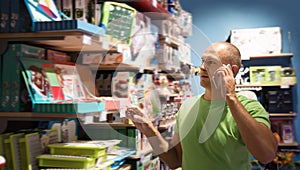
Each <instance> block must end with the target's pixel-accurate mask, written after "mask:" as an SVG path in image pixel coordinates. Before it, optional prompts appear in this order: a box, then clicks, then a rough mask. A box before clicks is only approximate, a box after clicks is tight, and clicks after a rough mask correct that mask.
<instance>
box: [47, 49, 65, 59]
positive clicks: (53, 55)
mask: <svg viewBox="0 0 300 170" xmlns="http://www.w3.org/2000/svg"><path fill="white" fill-rule="evenodd" d="M46 58H47V60H49V61H52V62H54V61H58V62H70V61H71V57H70V56H68V55H67V54H66V53H64V52H60V51H55V50H50V49H47V50H46Z"/></svg>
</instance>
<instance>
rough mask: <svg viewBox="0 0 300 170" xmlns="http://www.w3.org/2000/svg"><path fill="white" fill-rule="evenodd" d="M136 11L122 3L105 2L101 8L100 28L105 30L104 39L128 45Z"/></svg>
mask: <svg viewBox="0 0 300 170" xmlns="http://www.w3.org/2000/svg"><path fill="white" fill-rule="evenodd" d="M135 15H136V10H135V9H134V8H132V7H130V6H128V5H126V4H124V3H118V2H109V1H105V2H104V3H103V6H102V16H101V17H102V18H101V26H103V27H104V28H105V29H106V32H105V34H106V39H108V40H109V41H111V42H115V43H118V44H125V45H130V43H131V32H132V25H133V21H134V17H135Z"/></svg>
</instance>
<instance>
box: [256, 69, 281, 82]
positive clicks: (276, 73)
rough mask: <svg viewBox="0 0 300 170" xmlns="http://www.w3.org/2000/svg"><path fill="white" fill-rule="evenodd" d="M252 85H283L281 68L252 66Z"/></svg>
mask: <svg viewBox="0 0 300 170" xmlns="http://www.w3.org/2000/svg"><path fill="white" fill-rule="evenodd" d="M250 83H251V84H258V85H281V66H250Z"/></svg>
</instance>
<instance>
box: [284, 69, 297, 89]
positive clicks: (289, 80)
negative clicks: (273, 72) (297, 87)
mask: <svg viewBox="0 0 300 170" xmlns="http://www.w3.org/2000/svg"><path fill="white" fill-rule="evenodd" d="M296 82H297V78H296V69H295V68H292V67H283V68H281V84H283V85H294V84H296Z"/></svg>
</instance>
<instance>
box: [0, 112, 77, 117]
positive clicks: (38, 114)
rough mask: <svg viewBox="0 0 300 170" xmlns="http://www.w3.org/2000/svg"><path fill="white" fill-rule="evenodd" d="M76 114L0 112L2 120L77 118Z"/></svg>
mask: <svg viewBox="0 0 300 170" xmlns="http://www.w3.org/2000/svg"><path fill="white" fill-rule="evenodd" d="M78 116H79V115H78V114H62V113H51V114H50V113H33V112H0V117H2V118H4V117H5V118H77V117H78Z"/></svg>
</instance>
